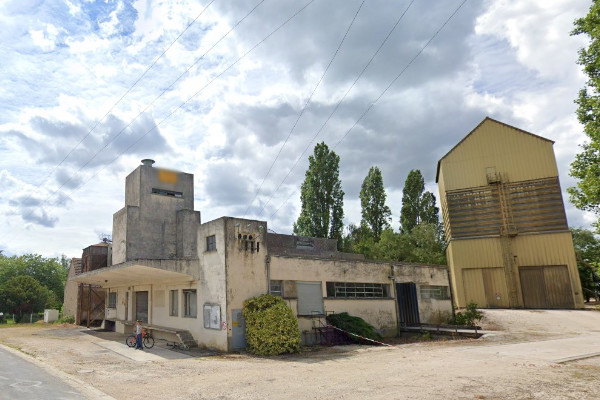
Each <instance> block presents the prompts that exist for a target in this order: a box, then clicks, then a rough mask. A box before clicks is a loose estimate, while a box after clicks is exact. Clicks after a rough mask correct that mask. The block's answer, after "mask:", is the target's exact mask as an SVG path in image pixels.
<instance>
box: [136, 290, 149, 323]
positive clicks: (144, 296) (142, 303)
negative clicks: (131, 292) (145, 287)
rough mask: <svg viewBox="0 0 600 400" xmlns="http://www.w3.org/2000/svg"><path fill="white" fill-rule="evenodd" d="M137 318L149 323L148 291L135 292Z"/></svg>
mask: <svg viewBox="0 0 600 400" xmlns="http://www.w3.org/2000/svg"><path fill="white" fill-rule="evenodd" d="M135 319H136V320H138V319H139V320H141V321H142V322H146V323H148V292H147V291H145V292H135Z"/></svg>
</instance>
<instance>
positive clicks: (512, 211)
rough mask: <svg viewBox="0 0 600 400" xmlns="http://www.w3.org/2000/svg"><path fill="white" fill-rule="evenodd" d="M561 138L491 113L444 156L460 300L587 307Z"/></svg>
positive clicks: (451, 261) (443, 185)
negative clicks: (560, 161)
mask: <svg viewBox="0 0 600 400" xmlns="http://www.w3.org/2000/svg"><path fill="white" fill-rule="evenodd" d="M553 144H554V142H553V141H551V140H548V139H545V138H543V137H541V136H537V135H534V134H532V133H529V132H526V131H523V130H521V129H518V128H515V127H513V126H510V125H507V124H504V123H502V122H499V121H496V120H494V119H491V118H486V119H484V120H483V121H482V122H481V123H480V124H479V125H478V126H477V127H476V128H475V129H473V130H472V131H471V132H470V133H469V134H468V135H467V136H466V137H465V138H464V139H462V140H461V141H460V142H459V143H458V144H457V145H456V146H454V148H452V149H451V150H450V151H449V152H448V153H447V154H446V155H445V156H443V157H442V158H441V159H440V160H439V162H438V166H437V174H436V182H437V183H438V185H439V191H440V201H441V207H442V216H443V219H444V228H445V231H446V241H447V244H448V248H447V258H448V265H449V268H450V274H451V280H452V285H453V296H454V301H455V304H456V305H457V306H458V307H465V306H466V305H467V304H468V303H469V302H475V303H477V305H478V306H479V307H483V308H509V307H510V308H512V307H525V308H581V307H583V297H582V294H581V293H582V291H581V283H580V281H579V275H578V271H577V265H576V260H575V252H574V250H573V240H572V237H571V233H570V232H569V229H568V226H567V219H566V215H565V209H564V204H563V200H562V194H561V190H560V183H559V180H558V169H557V167H556V160H555V157H554V151H553V148H552V145H553Z"/></svg>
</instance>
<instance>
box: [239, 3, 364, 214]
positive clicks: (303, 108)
mask: <svg viewBox="0 0 600 400" xmlns="http://www.w3.org/2000/svg"><path fill="white" fill-rule="evenodd" d="M365 1H366V0H363V1H362V3H360V6H359V7H358V10H356V13H355V14H354V18H352V21H351V22H350V25H348V29H346V33H344V37H343V38H342V40H341V41H340V44H339V45H338V47H337V49H336V50H335V52H334V53H333V56H332V57H331V60H329V64H327V67H326V68H325V71H323V74H322V75H321V78H320V79H319V81H318V82H317V84H316V86H315V88H314V89H313V91H312V93H311V94H310V96H308V99H307V100H306V103H305V104H304V107H302V110H300V114H298V118H296V121H294V124H293V125H292V128H291V129H290V133H288V135H287V137H286V138H285V141H284V142H283V144H282V145H281V147H280V148H279V152H278V153H277V155H276V156H275V159H274V160H273V162H272V163H271V166H270V167H269V170H268V171H267V173H266V174H265V176H264V178H263V180H262V182H261V183H260V185H259V187H258V189H257V190H256V193H255V194H254V198H253V199H252V201H251V202H250V204H248V208H247V209H246V212H245V213H244V216H243V217H242V218H246V215H247V214H248V211H249V210H250V207H252V203H254V200H256V197H258V194H259V193H260V191H261V189H262V187H263V184H264V183H265V181H266V180H267V177H268V176H269V174H270V173H271V170H272V169H273V166H274V165H275V162H277V159H278V158H279V156H280V155H281V152H282V150H283V148H284V147H285V145H286V143H287V142H288V140H289V139H290V136H292V132H294V129H295V128H296V125H298V121H300V118H301V117H302V114H304V111H305V110H306V108H307V107H308V105H309V103H310V101H311V100H312V98H313V96H314V94H315V93H316V91H317V88H318V87H319V85H321V82H323V78H325V75H326V74H327V71H329V68H330V67H331V64H333V61H334V60H335V58H336V57H337V55H338V53H339V51H340V48H341V47H342V45H343V44H344V41H345V40H346V37H347V36H348V32H350V29H351V28H352V25H354V21H356V17H357V16H358V13H359V12H360V10H361V9H362V6H363V5H364V4H365Z"/></svg>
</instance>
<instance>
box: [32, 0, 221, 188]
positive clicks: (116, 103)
mask: <svg viewBox="0 0 600 400" xmlns="http://www.w3.org/2000/svg"><path fill="white" fill-rule="evenodd" d="M215 1H216V0H211V2H210V3H208V5H207V6H206V7H204V8H203V9H202V11H200V13H199V14H198V15H197V16H196V18H194V20H193V21H192V22H190V23H189V24H188V26H186V27H185V29H184V30H183V31H182V32H181V33H180V34H179V35H178V36H177V37H176V38H175V40H173V41H172V42H171V44H169V45H168V46H167V48H166V49H165V50H164V51H163V52H162V53H161V54H160V55H159V56H158V57H156V58H155V59H154V61H153V62H152V64H150V66H149V67H148V68H146V70H145V71H144V72H143V73H142V75H140V76H139V77H138V78H137V79H136V81H135V82H133V84H132V85H131V86H130V87H129V89H127V90H126V91H125V93H123V95H122V96H121V97H119V99H118V100H117V101H116V102H115V103H114V104H113V105H112V106H111V107H110V108H109V109H108V111H107V112H106V113H105V114H104V116H102V118H100V119H99V120H98V121H96V123H95V124H94V126H92V128H91V129H90V130H89V131H88V133H87V134H86V135H85V136H84V137H83V138H81V140H80V141H79V142H78V143H77V144H76V145H75V146H74V147H73V148H72V149H71V150H70V151H69V152H68V153H67V155H66V156H65V157H64V158H63V159H62V160H61V161H60V162H59V163H58V165H56V166H55V167H54V168H53V169H52V171H50V173H49V174H48V175H47V176H46V177H45V178H44V179H42V182H41V183H40V184H39V185H37V187H36V190H37V189H39V188H40V187H41V186H42V185H44V184H45V183H46V181H47V180H48V178H50V176H52V174H53V173H54V172H55V171H56V170H57V169H58V168H59V167H60V166H61V165H62V164H63V163H64V162H65V161H66V160H67V158H69V156H70V155H71V154H72V153H73V152H74V151H75V150H76V149H77V147H79V145H80V144H81V143H83V141H84V140H85V139H87V138H88V136H90V135H91V134H92V132H93V131H94V130H95V129H96V128H97V127H98V125H99V124H100V122H102V121H104V119H105V118H106V117H107V116H108V115H109V114H110V113H111V112H112V110H114V108H115V107H116V106H117V105H118V104H119V103H121V101H122V100H123V99H124V98H125V96H127V95H128V94H129V92H131V90H133V88H134V87H135V86H136V85H137V84H138V83H139V82H140V81H141V80H142V79H143V78H144V76H146V74H147V73H148V72H149V71H150V70H151V69H152V67H154V65H155V64H156V63H157V62H158V60H160V59H161V58H162V57H163V56H164V55H165V54H166V53H167V51H169V50H170V49H171V47H173V45H174V44H175V43H176V42H177V41H178V40H179V38H181V36H183V34H184V33H185V32H187V30H188V29H189V28H190V27H191V26H192V25H194V23H196V21H197V20H198V18H200V16H201V15H202V14H204V12H205V11H206V10H207V9H208V7H210V6H211V4H212V3H214V2H215ZM67 182H68V181H67ZM65 183H66V182H65Z"/></svg>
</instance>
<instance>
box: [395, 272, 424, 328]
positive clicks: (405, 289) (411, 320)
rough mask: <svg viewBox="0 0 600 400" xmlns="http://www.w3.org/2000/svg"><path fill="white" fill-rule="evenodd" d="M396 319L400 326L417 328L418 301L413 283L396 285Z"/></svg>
mask: <svg viewBox="0 0 600 400" xmlns="http://www.w3.org/2000/svg"><path fill="white" fill-rule="evenodd" d="M396 296H397V301H398V319H399V321H400V326H419V325H420V324H421V321H420V319H419V301H418V299H417V285H416V284H415V283H414V282H406V283H396Z"/></svg>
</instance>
